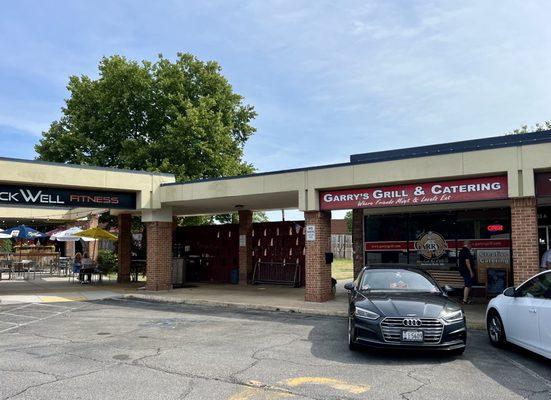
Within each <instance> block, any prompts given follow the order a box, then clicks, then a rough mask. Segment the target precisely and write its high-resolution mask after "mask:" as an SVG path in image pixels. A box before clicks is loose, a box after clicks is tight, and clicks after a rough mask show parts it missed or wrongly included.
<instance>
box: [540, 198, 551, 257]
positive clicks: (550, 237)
mask: <svg viewBox="0 0 551 400" xmlns="http://www.w3.org/2000/svg"><path fill="white" fill-rule="evenodd" d="M550 241H551V207H539V208H538V244H539V249H540V259H541V257H542V256H543V253H545V252H546V251H547V250H549V249H550V248H551V243H550Z"/></svg>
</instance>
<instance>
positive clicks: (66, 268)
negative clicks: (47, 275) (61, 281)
mask: <svg viewBox="0 0 551 400" xmlns="http://www.w3.org/2000/svg"><path fill="white" fill-rule="evenodd" d="M57 265H58V267H57V268H58V274H59V276H69V273H70V272H71V271H72V260H71V259H70V258H60V259H59V260H58V263H57Z"/></svg>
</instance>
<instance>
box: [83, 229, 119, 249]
mask: <svg viewBox="0 0 551 400" xmlns="http://www.w3.org/2000/svg"><path fill="white" fill-rule="evenodd" d="M75 236H79V237H86V238H92V239H96V243H94V247H95V249H94V254H96V253H97V247H98V240H101V239H103V240H111V241H115V240H118V238H117V237H116V236H115V235H113V234H112V233H110V232H107V231H106V230H105V229H101V228H90V229H86V230H84V231H82V232H78V233H75Z"/></svg>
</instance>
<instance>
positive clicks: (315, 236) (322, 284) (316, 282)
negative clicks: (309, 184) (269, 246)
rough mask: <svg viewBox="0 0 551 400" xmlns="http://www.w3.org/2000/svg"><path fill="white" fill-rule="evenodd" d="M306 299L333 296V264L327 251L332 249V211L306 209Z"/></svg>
mask: <svg viewBox="0 0 551 400" xmlns="http://www.w3.org/2000/svg"><path fill="white" fill-rule="evenodd" d="M304 218H305V224H306V271H305V272H306V296H305V300H306V301H315V302H323V301H327V300H330V299H331V298H332V297H333V293H332V291H331V265H330V264H326V263H325V253H328V252H330V251H331V212H330V211H329V212H328V211H306V212H305V213H304Z"/></svg>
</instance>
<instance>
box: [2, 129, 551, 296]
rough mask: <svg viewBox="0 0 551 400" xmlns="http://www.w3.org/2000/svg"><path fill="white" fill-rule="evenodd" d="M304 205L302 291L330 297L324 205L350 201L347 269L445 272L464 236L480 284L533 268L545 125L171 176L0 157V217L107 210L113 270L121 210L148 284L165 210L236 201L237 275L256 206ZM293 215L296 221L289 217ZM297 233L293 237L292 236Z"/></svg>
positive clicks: (543, 187)
mask: <svg viewBox="0 0 551 400" xmlns="http://www.w3.org/2000/svg"><path fill="white" fill-rule="evenodd" d="M297 208H298V209H299V210H301V211H304V215H305V221H304V224H301V225H300V226H301V227H303V228H304V229H303V231H304V232H303V242H302V243H303V247H304V249H303V255H304V257H303V260H304V262H303V263H304V265H303V266H302V267H303V269H304V272H305V282H304V285H305V296H306V300H308V301H317V302H322V301H326V300H328V299H330V298H331V296H332V293H331V279H330V278H331V266H330V265H329V264H326V253H327V252H329V251H330V230H331V211H332V210H341V209H353V229H352V235H353V245H354V269H355V271H358V270H359V269H360V268H362V266H364V265H365V264H366V263H407V264H411V265H417V266H420V267H421V268H424V269H427V270H430V271H431V272H433V273H435V274H440V275H441V276H443V277H444V278H445V277H446V276H447V275H449V276H448V278H449V279H452V278H453V275H454V273H455V274H456V272H455V271H456V265H457V253H458V249H460V248H461V247H462V246H463V244H464V243H465V242H466V241H469V242H470V243H471V247H472V251H473V254H474V255H475V257H476V270H477V271H476V272H477V281H478V284H479V285H480V286H481V287H484V288H486V289H487V291H488V293H492V290H495V289H496V288H501V287H502V286H503V285H508V284H518V283H520V282H522V281H523V280H525V279H526V278H528V277H530V276H531V275H533V274H535V273H536V272H538V269H539V259H540V257H541V254H542V252H543V251H545V250H547V249H548V248H549V239H550V235H551V132H550V131H548V132H538V133H530V134H524V135H513V136H502V137H495V138H487V139H479V140H471V141H464V142H456V143H446V144H441V145H434V146H424V147H416V148H408V149H400V150H391V151H383V152H375V153H366V154H358V155H352V156H351V157H350V161H349V162H346V163H342V164H336V165H327V166H318V167H310V168H301V169H295V170H286V171H276V172H268V173H259V174H253V175H249V176H240V177H229V178H220V179H207V180H200V181H194V182H186V183H179V182H175V179H174V177H173V176H171V175H166V174H152V173H146V172H139V171H125V170H113V169H106V168H95V167H83V166H76V165H64V164H55V163H45V162H39V161H25V160H14V159H0V219H4V220H9V221H12V220H16V219H17V220H31V219H32V220H39V219H47V218H51V216H52V215H54V214H55V215H56V219H66V220H74V219H75V218H77V217H78V216H81V215H84V214H86V213H89V212H90V211H91V210H95V209H97V210H99V209H109V210H110V212H111V214H113V215H117V216H118V220H119V245H118V251H119V264H120V265H119V275H120V276H119V279H120V280H121V281H123V282H124V281H125V280H127V279H128V277H129V272H130V261H131V260H130V241H131V232H130V230H131V216H132V215H139V216H141V219H142V221H143V222H144V223H145V226H146V232H147V235H146V236H147V284H146V288H147V289H148V290H167V289H170V288H172V281H171V279H172V278H171V274H172V273H171V268H172V260H173V252H174V244H175V243H174V240H175V234H174V222H173V221H174V217H176V216H191V215H207V214H220V213H228V212H234V211H238V213H239V226H238V227H236V228H235V229H236V232H237V234H238V237H239V240H236V242H235V243H236V246H238V249H236V254H237V257H236V260H235V262H236V264H238V268H239V282H240V284H248V283H249V281H250V278H251V276H252V273H253V268H254V265H253V253H254V251H255V236H254V232H255V231H254V229H253V223H252V213H253V211H256V210H280V209H297ZM297 226H298V225H297ZM297 243H298V240H297Z"/></svg>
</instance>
